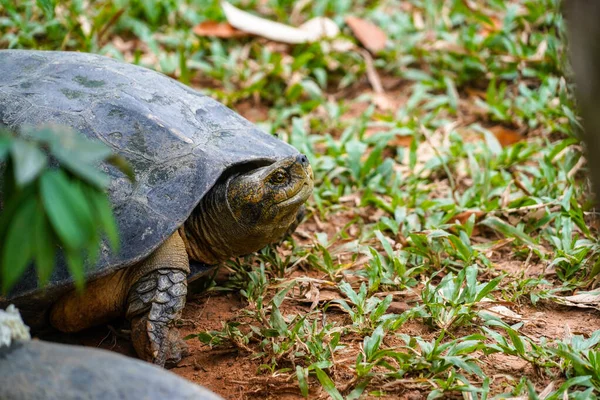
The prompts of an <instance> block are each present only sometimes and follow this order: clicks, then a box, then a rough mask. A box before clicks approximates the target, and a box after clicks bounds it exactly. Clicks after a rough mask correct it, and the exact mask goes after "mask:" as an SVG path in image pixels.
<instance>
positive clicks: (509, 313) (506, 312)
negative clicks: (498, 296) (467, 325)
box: [479, 305, 524, 321]
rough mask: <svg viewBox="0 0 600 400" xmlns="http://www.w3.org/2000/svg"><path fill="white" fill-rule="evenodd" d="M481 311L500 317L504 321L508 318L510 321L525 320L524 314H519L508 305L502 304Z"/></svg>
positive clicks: (481, 312)
mask: <svg viewBox="0 0 600 400" xmlns="http://www.w3.org/2000/svg"><path fill="white" fill-rule="evenodd" d="M479 313H480V314H488V315H491V316H495V317H499V318H500V319H502V320H503V321H506V320H508V321H523V320H524V319H523V316H522V315H521V314H517V313H516V312H514V311H513V310H511V309H510V308H508V307H506V306H501V305H497V306H492V307H489V308H486V309H484V310H481V311H479Z"/></svg>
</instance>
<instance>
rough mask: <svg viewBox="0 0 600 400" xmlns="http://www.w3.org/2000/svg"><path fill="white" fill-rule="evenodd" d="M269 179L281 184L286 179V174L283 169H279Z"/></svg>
mask: <svg viewBox="0 0 600 400" xmlns="http://www.w3.org/2000/svg"><path fill="white" fill-rule="evenodd" d="M269 181H270V182H271V183H273V184H275V185H281V184H282V183H284V182H285V181H286V175H285V173H283V172H282V171H277V172H275V173H274V174H273V175H271V178H270V179H269Z"/></svg>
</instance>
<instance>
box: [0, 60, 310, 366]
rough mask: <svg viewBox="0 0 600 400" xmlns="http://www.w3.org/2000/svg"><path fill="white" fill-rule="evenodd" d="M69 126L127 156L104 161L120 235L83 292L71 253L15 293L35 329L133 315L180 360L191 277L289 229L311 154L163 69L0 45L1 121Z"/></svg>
mask: <svg viewBox="0 0 600 400" xmlns="http://www.w3.org/2000/svg"><path fill="white" fill-rule="evenodd" d="M49 124H50V125H59V126H66V127H68V128H70V129H73V130H75V131H77V132H80V133H81V134H83V135H85V136H86V137H87V138H89V139H91V140H96V141H100V142H103V143H105V144H106V145H107V146H109V147H110V148H111V149H112V150H113V151H114V152H116V153H118V154H120V155H121V156H123V157H124V158H125V159H126V160H127V161H128V162H129V164H130V165H131V166H132V168H133V170H134V173H135V177H136V179H135V181H134V182H131V181H129V180H128V179H127V177H126V176H125V175H124V174H123V173H122V172H121V171H119V170H118V169H116V168H114V167H112V166H111V165H107V164H106V163H102V164H100V165H99V168H100V169H101V170H102V171H104V172H105V173H106V174H107V175H108V176H109V177H110V183H109V186H108V190H107V192H108V196H109V199H110V202H111V206H112V208H113V213H114V216H115V220H116V222H117V225H118V230H119V235H120V250H119V251H118V252H114V251H111V249H110V248H109V246H108V244H107V242H106V240H105V241H104V243H103V245H102V246H101V247H102V248H101V251H100V255H99V257H98V261H97V262H96V263H95V264H93V265H90V266H89V267H88V268H87V269H86V272H85V278H86V288H85V291H84V292H83V294H80V293H78V292H77V291H76V290H75V289H74V282H73V278H72V277H71V275H70V274H69V272H68V269H67V266H66V262H65V261H64V257H61V256H60V254H59V256H58V257H57V258H56V267H55V270H54V271H53V273H52V275H51V277H50V280H49V283H48V284H47V285H46V286H45V287H42V286H41V285H40V284H39V282H38V278H37V275H36V273H35V270H34V268H32V267H31V266H30V267H29V268H28V269H27V270H26V272H25V273H24V275H23V277H22V278H21V279H20V280H19V281H18V282H17V283H16V284H15V286H14V287H13V288H12V289H11V290H10V292H9V293H8V294H7V295H5V296H4V297H0V307H2V306H6V305H7V304H9V303H14V304H15V305H16V306H17V307H18V308H19V309H20V310H21V313H22V315H23V317H24V318H25V321H26V322H27V323H28V325H30V326H31V328H32V329H33V330H36V329H46V328H47V327H52V329H58V330H59V331H62V332H77V331H81V330H84V329H86V328H89V327H92V326H95V325H100V324H104V323H107V322H108V321H110V320H112V319H115V318H119V317H125V318H126V320H127V321H129V322H130V324H131V341H132V343H133V346H134V348H135V351H136V353H137V355H138V356H139V357H140V358H141V359H143V360H146V361H148V362H151V363H155V364H158V365H161V366H164V365H165V363H169V364H173V363H177V362H178V361H179V360H180V359H181V357H182V351H183V350H184V347H185V346H182V341H181V339H180V338H179V336H178V334H177V331H176V329H173V323H174V321H176V320H177V319H178V318H179V317H180V315H181V311H182V309H183V307H184V305H185V301H186V293H187V282H188V281H192V280H193V279H196V278H197V277H199V276H202V275H204V274H206V273H207V272H208V271H210V270H211V269H213V268H214V267H215V266H216V265H219V263H222V262H223V261H225V260H227V259H229V258H231V257H235V256H241V255H246V254H251V253H253V252H255V251H257V250H259V249H261V248H263V247H265V246H267V245H268V244H270V243H274V242H278V241H280V240H281V239H282V238H283V237H285V235H286V234H289V233H290V232H292V231H293V230H294V229H295V227H296V226H297V225H298V223H299V221H300V220H301V218H302V215H303V214H304V207H305V206H304V203H305V202H306V200H307V199H308V197H309V196H310V195H311V193H312V190H313V172H312V167H311V165H310V162H309V160H308V158H307V157H306V155H304V154H301V153H300V152H299V151H298V150H297V149H296V148H295V147H293V146H291V145H290V144H288V143H286V142H284V141H283V140H281V139H279V138H278V137H276V136H274V135H271V134H268V133H266V132H264V131H262V130H261V129H259V128H258V127H257V126H256V125H254V124H252V123H251V122H249V121H248V120H246V119H245V118H243V117H242V116H240V115H239V114H237V113H236V112H234V111H233V110H231V109H230V108H228V107H226V106H225V105H223V104H221V103H220V102H218V101H216V100H214V99H212V98H211V97H209V96H207V95H205V94H202V93H200V92H199V91H197V90H195V89H192V88H190V87H188V86H186V85H184V84H182V83H180V82H178V81H176V80H175V79H172V78H170V77H168V76H166V75H164V74H162V73H159V72H157V71H153V70H150V69H147V68H144V67H142V66H137V65H132V64H129V63H126V62H122V61H119V60H116V59H113V58H109V57H105V56H101V55H96V54H89V53H78V52H62V51H33V50H0V126H1V127H5V128H8V129H11V130H13V131H17V132H19V131H22V130H23V129H25V128H26V127H31V126H42V125H44V126H45V125H49Z"/></svg>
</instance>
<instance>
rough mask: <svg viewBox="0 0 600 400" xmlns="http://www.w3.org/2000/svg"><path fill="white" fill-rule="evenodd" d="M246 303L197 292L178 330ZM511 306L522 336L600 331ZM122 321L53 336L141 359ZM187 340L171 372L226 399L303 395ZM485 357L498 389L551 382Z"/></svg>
mask: <svg viewBox="0 0 600 400" xmlns="http://www.w3.org/2000/svg"><path fill="white" fill-rule="evenodd" d="M411 301H412V299H411V298H409V299H407V298H406V297H405V296H402V295H398V296H395V298H394V302H393V303H392V306H391V307H390V309H389V310H388V312H395V313H399V312H402V311H403V308H406V307H409V306H410V303H411ZM245 306H246V304H245V303H244V301H243V299H242V297H241V296H240V295H239V293H227V294H225V293H218V294H215V293H212V294H191V295H190V296H189V297H188V302H187V305H186V307H185V309H184V312H183V317H182V320H181V323H180V325H181V326H180V327H179V328H178V330H179V332H180V334H181V336H182V337H184V336H186V335H189V334H193V333H198V332H200V331H204V330H212V329H220V328H221V327H222V322H224V321H227V320H230V319H232V318H235V317H236V315H237V314H238V311H239V310H240V309H242V308H244V307H245ZM302 308H305V310H306V312H308V308H309V305H306V306H303V305H301V304H299V305H296V310H295V311H297V312H298V311H301V309H302ZM511 309H513V311H516V312H518V313H519V314H520V315H521V316H522V318H523V320H524V321H526V322H525V326H524V327H523V328H522V329H521V331H520V332H521V334H523V335H527V336H528V337H530V338H531V339H534V340H536V341H537V340H539V339H540V338H542V337H546V338H562V337H564V336H565V335H568V334H573V335H575V334H579V335H583V336H586V337H587V336H589V335H591V334H592V332H594V331H595V330H598V329H600V316H599V315H598V313H597V311H595V310H585V309H573V308H568V307H564V306H559V305H555V304H551V303H542V304H539V305H538V306H537V308H533V307H531V306H521V307H518V306H517V307H514V305H513V307H511ZM329 313H330V314H333V315H330V318H333V319H335V318H344V315H343V314H342V313H338V312H336V311H330V312H329ZM119 323H120V322H119V321H115V325H114V326H102V327H98V328H94V329H90V330H88V331H85V332H81V333H77V334H69V335H60V336H59V337H53V338H52V339H53V340H57V341H61V342H68V343H72V344H78V345H85V346H90V347H99V348H103V349H107V350H112V351H116V352H119V353H122V354H125V355H128V356H132V357H135V352H134V350H133V347H132V345H131V343H130V341H129V340H128V339H127V338H126V331H121V329H120V328H119V327H118V324H119ZM397 333H404V334H409V335H419V336H421V337H423V338H424V339H431V338H433V337H435V335H436V334H435V332H434V331H431V330H430V328H429V327H427V326H425V325H421V324H419V323H417V322H414V321H412V322H409V323H407V324H405V325H404V326H403V327H402V328H400V329H399V330H398V331H397ZM469 333H470V332H468V330H466V331H465V332H460V334H469ZM473 333H474V332H473ZM457 334H458V333H457ZM187 343H188V346H189V353H190V354H189V355H188V356H186V357H185V358H184V359H183V360H182V361H181V362H180V363H179V364H178V365H177V366H176V367H174V368H172V369H171V371H172V372H174V373H176V374H178V375H180V376H182V377H184V378H186V379H189V380H190V381H192V382H195V383H198V384H201V385H203V386H205V387H207V388H209V389H211V390H212V391H214V392H216V393H218V394H219V395H221V396H222V397H223V398H224V399H228V400H234V399H240V400H241V399H290V400H291V399H302V398H303V397H302V396H301V395H300V391H299V389H298V386H297V384H296V382H295V379H294V378H293V375H285V374H284V375H281V376H273V375H271V374H270V373H260V372H259V367H260V365H261V364H262V361H261V360H260V359H252V356H253V355H252V354H249V353H246V352H239V351H238V350H237V349H210V348H209V347H208V346H206V345H203V344H202V343H201V342H199V341H198V340H196V339H191V340H189V341H188V342H187ZM357 346H358V344H357ZM482 361H483V370H484V372H486V375H488V376H490V377H492V379H493V382H492V386H493V387H495V388H496V389H497V390H496V391H497V392H501V391H502V390H503V389H505V388H506V386H507V384H511V385H514V384H515V383H516V382H515V379H518V378H519V377H521V376H523V375H527V376H528V377H530V378H531V379H532V380H533V381H534V382H535V383H536V384H537V386H538V387H545V386H547V385H548V384H550V381H549V380H548V379H546V378H543V377H542V375H541V374H539V373H538V371H536V370H534V369H533V367H532V366H531V365H530V364H528V363H527V362H525V361H523V360H522V359H520V358H517V357H511V356H506V355H497V354H495V355H490V356H486V357H484V359H483V360H482ZM340 378H343V377H340ZM341 380H343V379H341ZM339 381H340V380H338V382H339ZM311 386H312V387H311V393H310V398H327V394H326V393H325V392H324V391H323V390H322V389H321V387H320V385H319V384H318V382H316V381H313V382H312V385H311ZM389 389H393V391H394V395H393V396H390V397H384V398H390V399H391V398H399V399H407V400H408V399H410V400H417V399H425V398H426V397H427V393H423V392H420V391H418V390H415V389H411V388H410V386H407V387H405V388H393V387H391V386H390V388H389ZM365 398H376V397H370V396H367V397H365ZM377 398H380V397H377Z"/></svg>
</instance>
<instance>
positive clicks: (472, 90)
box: [465, 87, 486, 100]
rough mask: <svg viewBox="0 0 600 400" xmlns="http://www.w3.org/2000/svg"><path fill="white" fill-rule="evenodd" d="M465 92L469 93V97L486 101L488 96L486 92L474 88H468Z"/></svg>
mask: <svg viewBox="0 0 600 400" xmlns="http://www.w3.org/2000/svg"><path fill="white" fill-rule="evenodd" d="M465 92H467V94H468V95H469V96H472V97H479V98H480V99H482V100H483V99H485V96H486V93H485V90H481V89H475V88H472V87H467V88H466V89H465Z"/></svg>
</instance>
